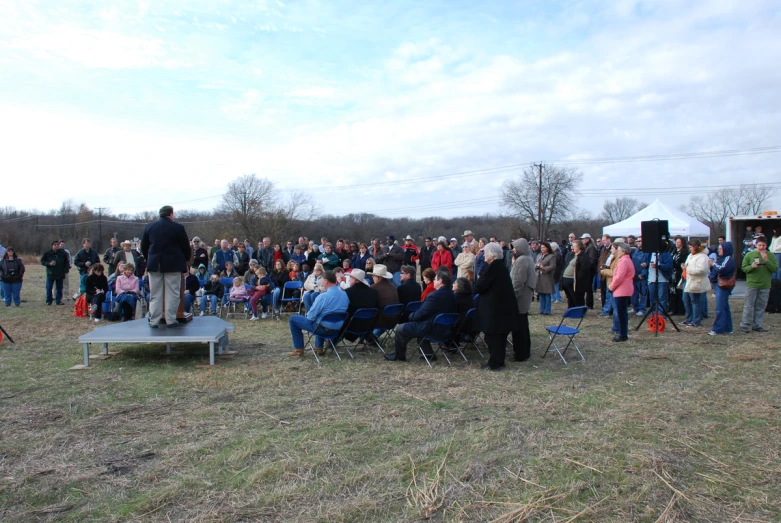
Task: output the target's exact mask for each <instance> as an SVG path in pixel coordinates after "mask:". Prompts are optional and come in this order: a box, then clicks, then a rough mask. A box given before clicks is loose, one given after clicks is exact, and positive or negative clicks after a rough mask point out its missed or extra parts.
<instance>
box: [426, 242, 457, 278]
mask: <svg viewBox="0 0 781 523" xmlns="http://www.w3.org/2000/svg"><path fill="white" fill-rule="evenodd" d="M435 250H437V248H436V247H435V246H434V244H433V242H432V244H431V246H428V245H424V246H423V247H421V248H420V258H418V261H419V262H420V272H423V270H424V269H430V268H431V255H432V254H434V251H435ZM454 259H455V258H454Z"/></svg>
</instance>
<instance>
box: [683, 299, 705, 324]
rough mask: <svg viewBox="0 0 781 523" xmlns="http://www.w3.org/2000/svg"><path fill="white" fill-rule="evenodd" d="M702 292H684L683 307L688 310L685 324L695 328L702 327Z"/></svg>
mask: <svg viewBox="0 0 781 523" xmlns="http://www.w3.org/2000/svg"><path fill="white" fill-rule="evenodd" d="M702 294H703V293H702V292H684V293H683V306H684V308H685V309H686V318H685V319H684V320H683V322H684V323H689V324H691V325H694V326H695V327H699V326H700V325H702Z"/></svg>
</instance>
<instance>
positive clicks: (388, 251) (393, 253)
mask: <svg viewBox="0 0 781 523" xmlns="http://www.w3.org/2000/svg"><path fill="white" fill-rule="evenodd" d="M387 240H388V241H387V245H385V246H384V247H383V248H382V249H380V254H379V256H375V257H374V259H375V260H377V263H381V264H383V265H384V266H385V267H386V268H387V269H388V272H389V273H390V274H391V279H393V284H394V285H396V286H398V285H400V284H401V272H400V271H401V263H402V262H403V261H404V251H402V250H401V247H399V246H398V245H396V237H395V236H393V235H392V234H389V235H388V238H387ZM396 303H398V300H397V301H396Z"/></svg>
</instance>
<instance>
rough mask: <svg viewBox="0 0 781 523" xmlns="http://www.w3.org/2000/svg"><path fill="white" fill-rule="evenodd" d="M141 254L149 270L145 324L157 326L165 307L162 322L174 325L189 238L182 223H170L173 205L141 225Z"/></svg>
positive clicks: (171, 221)
mask: <svg viewBox="0 0 781 523" xmlns="http://www.w3.org/2000/svg"><path fill="white" fill-rule="evenodd" d="M141 254H142V255H143V256H144V258H146V260H147V271H148V272H149V293H150V298H149V315H150V316H149V326H150V327H152V328H157V326H158V325H159V324H160V321H161V320H162V319H163V308H164V306H165V323H166V325H168V327H176V326H177V325H178V324H179V323H178V321H177V319H176V311H177V309H178V308H179V300H180V295H181V288H182V273H184V272H186V271H187V260H188V259H189V258H190V240H189V239H188V237H187V232H186V231H185V230H184V226H183V225H181V224H179V223H176V222H174V208H173V207H171V206H170V205H166V206H164V207H162V208H161V209H160V219H159V220H157V221H156V222H153V223H149V224H147V226H146V227H144V235H143V236H142V237H141ZM164 301H165V304H164V303H163V302H164Z"/></svg>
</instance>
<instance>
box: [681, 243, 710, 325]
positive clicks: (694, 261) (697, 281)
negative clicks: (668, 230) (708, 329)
mask: <svg viewBox="0 0 781 523" xmlns="http://www.w3.org/2000/svg"><path fill="white" fill-rule="evenodd" d="M688 245H689V253H690V254H689V257H688V258H687V259H686V263H685V264H684V265H683V267H684V268H685V269H686V285H685V287H684V289H683V306H684V308H685V309H686V319H684V320H683V324H684V325H688V326H689V327H699V326H700V325H702V300H706V299H708V298H707V297H708V294H707V293H708V291H710V288H711V285H710V280H708V272H709V271H710V264H709V263H708V255H707V254H705V246H704V245H702V244H701V243H700V240H689V243H688Z"/></svg>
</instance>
